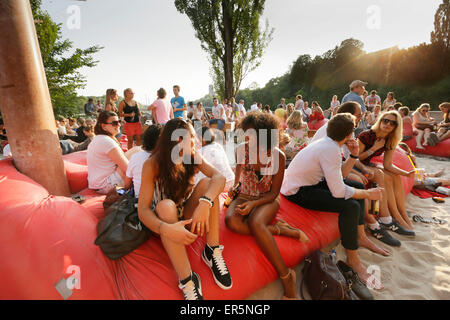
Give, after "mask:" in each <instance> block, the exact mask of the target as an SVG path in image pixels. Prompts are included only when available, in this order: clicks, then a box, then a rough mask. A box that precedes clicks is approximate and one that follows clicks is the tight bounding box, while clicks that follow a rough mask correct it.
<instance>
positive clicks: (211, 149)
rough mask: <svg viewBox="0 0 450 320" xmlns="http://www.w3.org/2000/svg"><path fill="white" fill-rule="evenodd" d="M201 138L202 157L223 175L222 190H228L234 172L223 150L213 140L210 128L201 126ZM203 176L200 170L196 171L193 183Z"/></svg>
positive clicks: (213, 136) (231, 184) (214, 138)
mask: <svg viewBox="0 0 450 320" xmlns="http://www.w3.org/2000/svg"><path fill="white" fill-rule="evenodd" d="M201 138H202V142H201V144H202V148H201V149H200V152H201V153H202V156H203V158H204V159H205V160H206V161H208V162H209V163H210V164H211V165H212V166H213V167H214V168H216V169H217V170H219V171H220V172H221V173H222V174H223V175H224V176H225V179H226V183H225V189H224V190H225V191H228V190H229V189H231V188H232V187H233V183H234V172H233V169H231V167H230V164H229V162H228V157H227V154H226V153H225V150H224V149H223V147H222V146H221V145H220V144H218V143H216V142H215V140H216V136H215V134H214V132H213V130H212V129H210V128H208V127H202V136H201ZM205 177H206V176H205V175H204V174H203V173H202V172H199V173H197V174H196V176H195V184H197V183H198V182H200V181H201V180H202V179H203V178H205Z"/></svg>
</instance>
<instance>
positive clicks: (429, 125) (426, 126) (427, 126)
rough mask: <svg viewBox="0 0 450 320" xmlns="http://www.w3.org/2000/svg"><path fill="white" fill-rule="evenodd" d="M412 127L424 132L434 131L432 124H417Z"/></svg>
mask: <svg viewBox="0 0 450 320" xmlns="http://www.w3.org/2000/svg"><path fill="white" fill-rule="evenodd" d="M414 127H416V129H419V130H425V129H430V130H432V131H433V130H434V125H433V124H425V123H417V124H416V125H415V126H414Z"/></svg>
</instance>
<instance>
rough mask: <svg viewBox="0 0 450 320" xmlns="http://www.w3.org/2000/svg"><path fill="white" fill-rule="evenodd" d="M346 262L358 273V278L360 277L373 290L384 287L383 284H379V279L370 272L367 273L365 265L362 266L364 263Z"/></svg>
mask: <svg viewBox="0 0 450 320" xmlns="http://www.w3.org/2000/svg"><path fill="white" fill-rule="evenodd" d="M347 264H348V265H349V266H350V267H352V268H353V270H355V272H356V273H357V274H358V277H359V279H361V281H362V282H363V283H365V284H366V285H367V286H368V287H369V288H371V289H374V290H381V289H384V286H383V285H382V284H381V281H380V279H376V278H375V277H374V276H373V275H371V274H370V273H367V269H366V267H364V265H363V264H362V263H361V262H359V263H356V264H351V263H350V262H349V261H348V260H347Z"/></svg>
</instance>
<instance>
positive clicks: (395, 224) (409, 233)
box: [378, 219, 416, 237]
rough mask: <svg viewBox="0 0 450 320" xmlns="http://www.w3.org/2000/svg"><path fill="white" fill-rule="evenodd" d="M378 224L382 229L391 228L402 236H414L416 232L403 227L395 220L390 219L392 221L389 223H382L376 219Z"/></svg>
mask: <svg viewBox="0 0 450 320" xmlns="http://www.w3.org/2000/svg"><path fill="white" fill-rule="evenodd" d="M378 222H379V224H380V226H382V227H383V228H384V229H386V230H391V231H394V232H396V233H398V234H401V235H403V236H410V237H414V236H415V235H416V233H415V232H414V231H411V230H407V229H405V228H403V227H402V226H401V225H400V224H399V223H398V222H397V221H396V220H394V219H392V222H391V223H389V224H385V223H382V222H380V221H378Z"/></svg>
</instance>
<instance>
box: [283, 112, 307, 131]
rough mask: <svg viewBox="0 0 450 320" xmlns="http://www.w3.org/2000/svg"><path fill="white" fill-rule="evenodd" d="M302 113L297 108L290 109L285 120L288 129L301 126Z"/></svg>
mask: <svg viewBox="0 0 450 320" xmlns="http://www.w3.org/2000/svg"><path fill="white" fill-rule="evenodd" d="M302 119H303V115H302V113H301V112H300V111H299V110H294V111H292V113H291V115H290V116H289V118H288V119H287V121H286V125H287V127H288V128H289V129H292V130H299V129H301V128H302V127H303V120H302Z"/></svg>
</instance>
